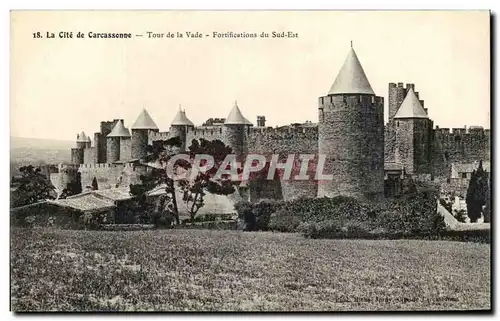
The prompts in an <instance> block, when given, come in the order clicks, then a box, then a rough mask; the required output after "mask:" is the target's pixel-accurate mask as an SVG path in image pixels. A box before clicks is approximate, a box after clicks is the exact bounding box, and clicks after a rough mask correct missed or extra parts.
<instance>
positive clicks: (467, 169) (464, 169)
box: [451, 162, 491, 178]
mask: <svg viewBox="0 0 500 321" xmlns="http://www.w3.org/2000/svg"><path fill="white" fill-rule="evenodd" d="M490 166H491V165H490V162H483V169H484V171H486V172H490ZM478 167H479V162H474V163H452V164H451V178H460V174H462V173H472V172H473V171H475V170H477V169H478Z"/></svg>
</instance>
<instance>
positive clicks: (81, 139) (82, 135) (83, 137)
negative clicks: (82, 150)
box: [76, 132, 87, 143]
mask: <svg viewBox="0 0 500 321" xmlns="http://www.w3.org/2000/svg"><path fill="white" fill-rule="evenodd" d="M76 141H77V142H79V143H86V142H87V136H86V135H85V133H84V132H81V133H80V134H79V135H77V137H76Z"/></svg>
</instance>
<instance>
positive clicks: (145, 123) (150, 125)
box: [132, 108, 158, 129]
mask: <svg viewBox="0 0 500 321" xmlns="http://www.w3.org/2000/svg"><path fill="white" fill-rule="evenodd" d="M132 129H158V126H156V124H155V122H154V121H153V118H151V116H150V115H149V113H148V112H147V110H146V109H145V108H143V109H142V111H141V113H140V114H139V117H137V119H136V121H135V123H134V124H133V125H132Z"/></svg>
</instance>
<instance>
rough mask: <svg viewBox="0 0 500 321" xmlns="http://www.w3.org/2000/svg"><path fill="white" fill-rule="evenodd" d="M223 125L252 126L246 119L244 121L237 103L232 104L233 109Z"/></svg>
mask: <svg viewBox="0 0 500 321" xmlns="http://www.w3.org/2000/svg"><path fill="white" fill-rule="evenodd" d="M224 124H225V125H250V126H251V125H253V124H252V123H251V122H250V121H249V120H248V119H246V118H245V117H244V116H243V114H242V113H241V111H240V108H239V107H238V102H237V101H235V102H234V106H233V109H231V112H230V113H229V115H228V116H227V118H226V120H225V121H224Z"/></svg>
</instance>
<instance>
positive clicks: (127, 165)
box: [78, 163, 134, 169]
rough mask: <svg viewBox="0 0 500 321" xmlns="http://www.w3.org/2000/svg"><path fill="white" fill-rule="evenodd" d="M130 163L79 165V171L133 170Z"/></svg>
mask: <svg viewBox="0 0 500 321" xmlns="http://www.w3.org/2000/svg"><path fill="white" fill-rule="evenodd" d="M133 167H134V164H132V163H123V164H111V163H98V164H80V165H79V166H78V168H79V169H110V168H133Z"/></svg>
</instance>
